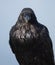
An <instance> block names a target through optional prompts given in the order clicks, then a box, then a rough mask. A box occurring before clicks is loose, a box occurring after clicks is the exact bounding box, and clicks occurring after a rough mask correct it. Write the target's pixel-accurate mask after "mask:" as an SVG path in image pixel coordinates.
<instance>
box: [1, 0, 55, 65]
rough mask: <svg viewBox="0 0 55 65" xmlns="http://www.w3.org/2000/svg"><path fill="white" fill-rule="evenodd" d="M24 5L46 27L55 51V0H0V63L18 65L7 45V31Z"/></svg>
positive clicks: (2, 64)
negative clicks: (32, 11)
mask: <svg viewBox="0 0 55 65" xmlns="http://www.w3.org/2000/svg"><path fill="white" fill-rule="evenodd" d="M26 7H29V8H32V9H33V10H34V12H35V14H36V17H37V20H38V21H39V22H40V23H42V24H44V25H45V26H46V27H47V28H48V30H49V34H50V37H51V39H52V42H53V49H54V53H55V0H0V65H18V62H17V61H16V58H15V56H14V54H13V53H12V51H11V49H10V46H9V42H8V41H9V31H10V28H11V26H13V25H14V24H15V22H16V21H17V18H18V16H19V14H20V12H21V10H22V9H23V8H26Z"/></svg>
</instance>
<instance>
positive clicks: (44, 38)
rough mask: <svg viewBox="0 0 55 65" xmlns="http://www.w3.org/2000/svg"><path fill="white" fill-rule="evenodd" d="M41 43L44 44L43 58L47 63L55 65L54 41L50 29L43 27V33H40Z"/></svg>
mask: <svg viewBox="0 0 55 65" xmlns="http://www.w3.org/2000/svg"><path fill="white" fill-rule="evenodd" d="M40 41H41V43H42V44H43V45H42V49H43V54H42V55H43V58H45V59H46V61H47V62H49V61H50V62H49V63H51V64H50V65H53V63H54V57H53V46H52V41H51V38H50V36H49V32H48V29H47V28H46V27H43V29H42V31H41V32H40Z"/></svg>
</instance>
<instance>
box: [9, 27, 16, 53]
mask: <svg viewBox="0 0 55 65" xmlns="http://www.w3.org/2000/svg"><path fill="white" fill-rule="evenodd" d="M14 31H15V26H13V27H12V28H11V30H10V33H9V44H10V47H11V49H12V52H13V53H14V52H15V50H16V48H15V40H14V37H13V32H14Z"/></svg>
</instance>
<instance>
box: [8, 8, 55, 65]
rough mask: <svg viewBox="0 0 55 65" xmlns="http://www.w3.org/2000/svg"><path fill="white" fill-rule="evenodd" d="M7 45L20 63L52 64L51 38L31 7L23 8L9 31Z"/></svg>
mask: <svg viewBox="0 0 55 65" xmlns="http://www.w3.org/2000/svg"><path fill="white" fill-rule="evenodd" d="M9 45H10V47H11V49H12V51H13V53H14V54H15V57H16V59H17V61H18V62H19V64H20V65H54V54H53V45H52V40H51V38H50V36H49V31H48V29H47V27H46V26H44V25H43V24H40V23H39V22H38V21H37V18H36V16H35V14H34V11H33V10H32V9H31V8H24V9H23V10H22V11H21V13H20V15H19V17H18V20H17V22H16V23H15V25H13V26H12V28H11V30H10V33H9Z"/></svg>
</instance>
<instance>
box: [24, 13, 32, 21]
mask: <svg viewBox="0 0 55 65" xmlns="http://www.w3.org/2000/svg"><path fill="white" fill-rule="evenodd" d="M24 19H25V21H26V22H28V21H29V20H30V19H31V17H30V15H28V14H27V15H25V16H24Z"/></svg>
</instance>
